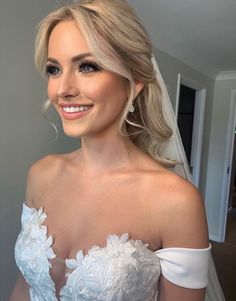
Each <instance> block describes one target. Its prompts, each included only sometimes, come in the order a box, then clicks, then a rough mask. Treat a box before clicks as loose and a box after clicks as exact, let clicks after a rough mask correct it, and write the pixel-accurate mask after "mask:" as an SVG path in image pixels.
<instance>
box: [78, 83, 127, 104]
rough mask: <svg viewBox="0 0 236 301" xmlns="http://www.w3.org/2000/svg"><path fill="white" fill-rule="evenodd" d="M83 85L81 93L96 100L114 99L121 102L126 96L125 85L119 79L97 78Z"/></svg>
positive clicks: (105, 101) (107, 100)
mask: <svg viewBox="0 0 236 301" xmlns="http://www.w3.org/2000/svg"><path fill="white" fill-rule="evenodd" d="M84 87H85V88H84V89H82V90H83V91H82V92H83V94H84V95H86V96H87V97H88V98H90V99H92V100H94V101H96V102H104V103H107V102H109V101H115V102H118V103H119V104H122V103H124V102H125V101H126V100H127V98H128V92H127V91H128V89H127V85H126V84H125V83H124V82H123V81H121V80H107V79H106V80H98V81H95V82H90V83H87V84H86V85H85V86H84Z"/></svg>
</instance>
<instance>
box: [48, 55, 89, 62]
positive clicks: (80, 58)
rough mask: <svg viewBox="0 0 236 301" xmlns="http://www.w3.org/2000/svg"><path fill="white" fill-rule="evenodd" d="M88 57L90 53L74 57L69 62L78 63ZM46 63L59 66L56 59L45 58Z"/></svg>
mask: <svg viewBox="0 0 236 301" xmlns="http://www.w3.org/2000/svg"><path fill="white" fill-rule="evenodd" d="M88 56H92V55H91V53H90V52H85V53H81V54H79V55H76V56H74V57H73V58H72V59H71V61H72V63H75V62H77V61H80V60H82V59H84V58H85V57H88ZM47 62H51V63H54V64H59V62H58V61H57V60H56V59H54V58H51V57H48V58H47Z"/></svg>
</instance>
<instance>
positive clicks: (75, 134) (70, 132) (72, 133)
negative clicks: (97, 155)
mask: <svg viewBox="0 0 236 301" xmlns="http://www.w3.org/2000/svg"><path fill="white" fill-rule="evenodd" d="M63 131H64V134H65V135H66V136H68V137H71V138H77V139H78V138H80V137H81V135H82V132H81V131H79V130H78V128H73V127H68V126H63Z"/></svg>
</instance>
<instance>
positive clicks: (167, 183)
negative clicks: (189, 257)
mask: <svg viewBox="0 0 236 301" xmlns="http://www.w3.org/2000/svg"><path fill="white" fill-rule="evenodd" d="M153 181H155V182H156V185H153V187H154V188H153V189H152V205H153V212H154V214H156V216H158V219H157V220H156V222H157V226H158V227H159V229H160V233H161V240H162V247H173V246H175V247H189V248H202V247H207V246H208V228H207V222H206V215H205V209H204V202H203V199H202V196H201V193H200V192H199V190H198V189H197V188H196V187H195V186H194V185H192V184H191V183H190V182H188V181H187V180H185V179H183V178H182V177H180V176H178V175H176V174H175V173H173V172H170V171H168V170H162V171H160V172H157V173H156V174H155V175H154V176H153ZM154 220H155V218H154Z"/></svg>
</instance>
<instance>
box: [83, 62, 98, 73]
mask: <svg viewBox="0 0 236 301" xmlns="http://www.w3.org/2000/svg"><path fill="white" fill-rule="evenodd" d="M88 66H89V67H91V68H92V69H93V72H96V71H100V70H101V69H102V68H101V67H100V66H99V65H98V64H97V63H95V62H93V61H89V60H86V61H83V62H81V63H80V64H79V71H82V69H83V68H85V67H88ZM88 73H89V71H88Z"/></svg>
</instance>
